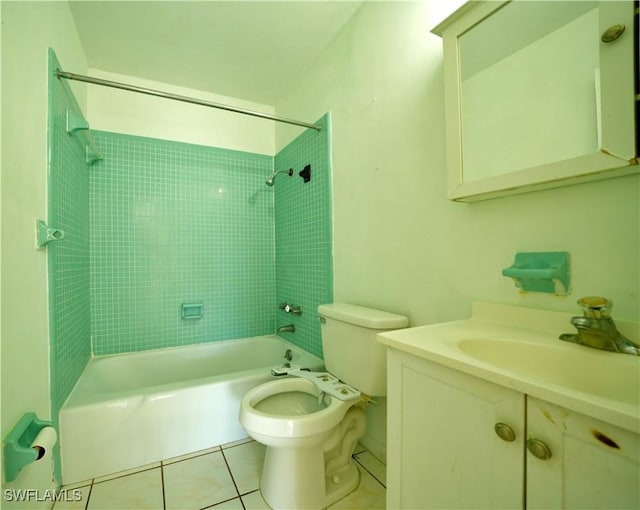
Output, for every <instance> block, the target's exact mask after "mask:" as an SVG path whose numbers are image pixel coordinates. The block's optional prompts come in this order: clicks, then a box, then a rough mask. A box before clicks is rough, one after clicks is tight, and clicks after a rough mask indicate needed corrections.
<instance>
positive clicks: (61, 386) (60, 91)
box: [46, 50, 91, 417]
mask: <svg viewBox="0 0 640 510" xmlns="http://www.w3.org/2000/svg"><path fill="white" fill-rule="evenodd" d="M56 67H59V63H58V61H57V59H56V56H55V54H54V53H53V51H51V50H50V51H49V77H50V78H49V120H48V123H49V129H48V136H49V176H48V179H49V180H48V193H47V196H48V204H47V208H48V217H47V223H48V224H49V225H50V226H53V227H55V228H58V229H61V230H63V231H64V233H65V237H64V240H62V241H57V242H52V243H49V244H48V245H47V248H46V250H47V252H48V254H47V256H48V273H49V323H50V349H51V351H50V365H51V401H52V415H53V416H56V417H57V414H58V411H59V409H60V407H61V406H62V403H63V402H64V401H65V399H66V398H67V396H68V395H69V393H70V392H71V389H72V388H73V386H74V385H75V383H76V382H77V380H78V377H80V374H81V373H82V370H83V369H84V367H85V365H86V363H87V361H88V360H89V357H90V355H91V336H90V335H91V327H90V312H89V292H90V291H89V172H90V170H89V165H88V164H87V163H86V161H85V157H86V154H85V145H83V144H82V143H78V142H79V141H81V140H80V138H79V137H77V136H71V135H69V134H68V133H67V125H66V119H67V116H66V112H67V110H70V111H71V112H73V113H74V114H75V115H77V116H80V117H82V113H81V110H80V108H79V106H78V104H77V102H76V99H75V97H74V96H73V93H72V92H71V90H70V88H69V85H68V84H67V83H66V82H64V81H63V80H58V79H56V78H55V77H53V71H54V70H55V69H56Z"/></svg>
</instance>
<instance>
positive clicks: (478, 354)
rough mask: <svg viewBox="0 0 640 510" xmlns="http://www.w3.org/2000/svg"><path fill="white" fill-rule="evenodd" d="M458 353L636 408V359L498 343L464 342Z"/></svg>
mask: <svg viewBox="0 0 640 510" xmlns="http://www.w3.org/2000/svg"><path fill="white" fill-rule="evenodd" d="M457 347H458V349H460V351H462V352H463V353H464V354H466V355H467V356H470V357H472V358H474V359H476V360H478V361H480V362H483V363H487V364H489V365H492V366H493V367H496V368H498V369H501V370H504V371H508V372H513V373H514V374H517V375H518V376H523V377H527V378H531V379H535V380H539V381H546V382H547V383H550V384H554V385H557V386H562V387H565V388H570V389H572V390H574V391H578V392H580V393H585V394H589V395H593V396H594V397H600V398H604V399H607V400H614V401H618V402H622V403H625V404H630V405H634V406H637V405H639V404H640V362H639V360H638V359H637V358H636V357H635V356H630V355H627V354H618V353H610V352H604V351H597V350H592V349H590V348H589V347H580V346H575V345H568V346H565V345H563V343H562V342H560V341H558V345H554V344H547V343H534V342H523V341H510V340H496V339H484V338H473V339H462V340H459V341H458V345H457Z"/></svg>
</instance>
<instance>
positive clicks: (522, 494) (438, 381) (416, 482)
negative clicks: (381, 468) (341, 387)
mask: <svg viewBox="0 0 640 510" xmlns="http://www.w3.org/2000/svg"><path fill="white" fill-rule="evenodd" d="M510 431H511V432H510ZM498 432H499V433H500V435H501V436H502V438H501V437H500V435H499V434H498ZM511 433H512V436H511ZM532 452H533V453H532ZM387 484H388V485H387V508H394V509H402V508H406V509H409V508H411V509H416V508H420V509H428V508H438V509H447V508H451V509H454V508H455V509H460V508H474V509H480V508H510V509H515V508H527V509H545V510H548V509H554V508H558V509H560V508H562V509H584V508H594V509H595V508H603V509H604V508H606V509H613V508H629V509H630V508H640V436H639V435H638V434H636V433H633V432H631V431H629V430H625V429H622V428H619V427H617V426H614V425H611V424H608V423H605V422H603V421H600V420H596V419H593V418H590V417H588V416H585V415H583V414H580V413H576V412H573V411H569V410H567V409H564V408H562V407H559V406H556V405H553V404H550V403H547V402H545V401H543V400H539V399H537V398H531V397H529V396H527V395H525V394H524V393H522V392H519V391H516V390H513V389H509V388H507V387H505V386H502V385H499V384H495V383H493V382H489V381H486V380H484V379H481V378H479V377H475V376H472V375H469V374H466V373H463V372H461V371H458V370H455V369H452V368H448V367H446V366H444V365H441V364H439V363H436V362H433V361H429V360H426V359H422V358H420V357H418V356H414V355H412V354H408V353H406V352H402V351H400V350H397V349H393V348H389V349H388V441H387Z"/></svg>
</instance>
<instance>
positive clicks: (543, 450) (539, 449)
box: [527, 437, 551, 460]
mask: <svg viewBox="0 0 640 510" xmlns="http://www.w3.org/2000/svg"><path fill="white" fill-rule="evenodd" d="M527 450H529V452H531V455H533V456H534V457H537V458H539V459H540V460H547V459H550V458H551V450H550V449H549V447H548V446H547V445H546V444H545V443H544V442H543V441H540V439H535V438H533V437H532V438H530V439H527Z"/></svg>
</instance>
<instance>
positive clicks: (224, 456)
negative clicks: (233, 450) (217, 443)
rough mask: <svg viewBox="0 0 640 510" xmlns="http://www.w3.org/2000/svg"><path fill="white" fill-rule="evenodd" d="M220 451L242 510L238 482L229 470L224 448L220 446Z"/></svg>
mask: <svg viewBox="0 0 640 510" xmlns="http://www.w3.org/2000/svg"><path fill="white" fill-rule="evenodd" d="M220 453H221V454H222V458H223V459H224V463H225V465H226V466H227V470H228V471H229V475H230V476H231V481H232V482H233V486H234V487H235V489H236V494H237V495H238V499H239V500H240V504H241V505H242V508H243V510H246V509H245V506H244V501H242V498H241V497H240V491H239V490H238V484H236V479H235V478H234V476H233V472H232V471H231V466H229V462H227V457H226V455H225V454H224V450H223V449H222V448H220Z"/></svg>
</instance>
